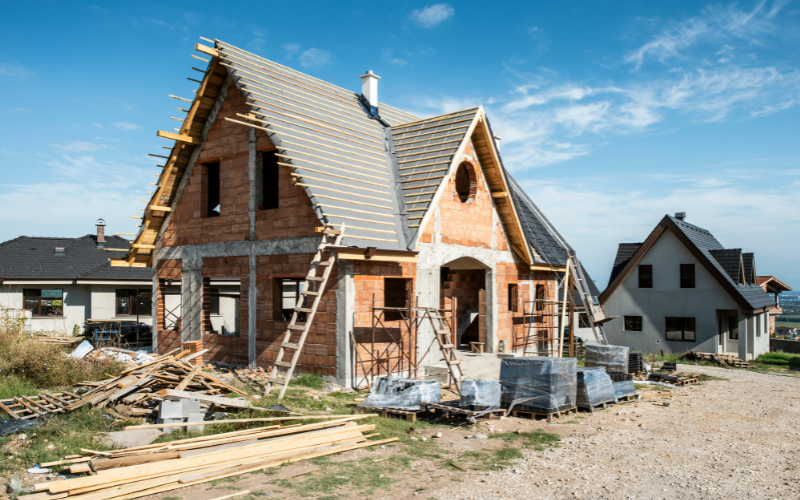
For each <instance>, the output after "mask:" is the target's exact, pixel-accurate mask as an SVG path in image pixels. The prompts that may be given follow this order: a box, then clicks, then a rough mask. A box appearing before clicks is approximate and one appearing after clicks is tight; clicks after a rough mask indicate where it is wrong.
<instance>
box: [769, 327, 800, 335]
mask: <svg viewBox="0 0 800 500" xmlns="http://www.w3.org/2000/svg"><path fill="white" fill-rule="evenodd" d="M774 331H775V332H777V333H779V334H780V335H795V334H797V328H790V327H788V326H779V327H778V328H776V329H775V330H774Z"/></svg>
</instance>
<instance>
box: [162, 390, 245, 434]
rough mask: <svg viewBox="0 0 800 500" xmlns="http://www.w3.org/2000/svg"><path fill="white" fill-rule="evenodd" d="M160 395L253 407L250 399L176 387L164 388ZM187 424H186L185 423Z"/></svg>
mask: <svg viewBox="0 0 800 500" xmlns="http://www.w3.org/2000/svg"><path fill="white" fill-rule="evenodd" d="M158 395H159V396H160V397H162V398H164V399H199V400H200V402H201V403H207V404H211V403H213V404H215V405H219V406H228V407H232V408H251V407H252V406H253V405H252V403H251V402H250V401H247V400H241V399H232V398H226V397H224V396H209V395H207V394H203V393H202V392H189V391H176V390H175V389H164V390H163V391H159V392H158ZM184 425H186V424H184Z"/></svg>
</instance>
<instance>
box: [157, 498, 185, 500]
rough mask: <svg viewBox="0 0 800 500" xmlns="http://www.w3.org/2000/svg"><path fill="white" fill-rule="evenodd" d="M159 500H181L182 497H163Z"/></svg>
mask: <svg viewBox="0 0 800 500" xmlns="http://www.w3.org/2000/svg"><path fill="white" fill-rule="evenodd" d="M161 500H183V497H164V498H162V499H161Z"/></svg>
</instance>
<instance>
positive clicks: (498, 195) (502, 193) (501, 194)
mask: <svg viewBox="0 0 800 500" xmlns="http://www.w3.org/2000/svg"><path fill="white" fill-rule="evenodd" d="M507 196H508V193H506V192H505V191H498V192H496V193H492V198H506V197H507Z"/></svg>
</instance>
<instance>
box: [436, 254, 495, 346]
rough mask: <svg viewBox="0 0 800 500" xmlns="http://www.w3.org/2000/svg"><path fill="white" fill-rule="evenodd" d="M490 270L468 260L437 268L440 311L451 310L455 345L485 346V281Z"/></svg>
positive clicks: (461, 259) (459, 259) (467, 258)
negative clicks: (438, 273) (438, 271)
mask: <svg viewBox="0 0 800 500" xmlns="http://www.w3.org/2000/svg"><path fill="white" fill-rule="evenodd" d="M489 269H490V268H489V267H488V266H486V265H485V264H483V263H481V262H480V261H478V260H476V259H473V258H471V257H461V258H458V259H455V260H453V261H450V262H448V263H446V264H443V265H442V266H441V268H440V281H439V294H440V301H441V304H440V307H441V308H443V309H448V310H449V309H451V308H452V309H454V311H455V314H454V316H455V325H454V329H455V331H456V339H457V342H456V345H457V346H458V348H460V349H469V348H470V343H471V342H486V326H487V323H486V278H487V270H489Z"/></svg>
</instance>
